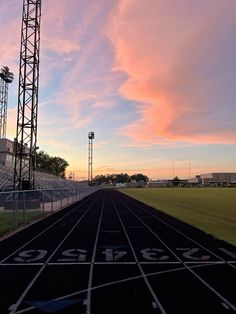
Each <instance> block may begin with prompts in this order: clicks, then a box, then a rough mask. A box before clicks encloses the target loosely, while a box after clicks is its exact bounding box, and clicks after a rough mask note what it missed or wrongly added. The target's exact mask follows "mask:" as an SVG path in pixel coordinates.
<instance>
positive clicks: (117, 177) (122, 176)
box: [93, 173, 149, 185]
mask: <svg viewBox="0 0 236 314" xmlns="http://www.w3.org/2000/svg"><path fill="white" fill-rule="evenodd" d="M93 181H94V182H95V183H97V184H98V185H101V184H113V185H114V184H116V183H125V182H131V181H136V182H148V181H149V178H148V177H147V176H145V175H144V174H142V173H137V174H133V175H131V176H129V175H128V174H127V173H118V174H107V175H102V174H100V175H97V176H96V177H94V178H93Z"/></svg>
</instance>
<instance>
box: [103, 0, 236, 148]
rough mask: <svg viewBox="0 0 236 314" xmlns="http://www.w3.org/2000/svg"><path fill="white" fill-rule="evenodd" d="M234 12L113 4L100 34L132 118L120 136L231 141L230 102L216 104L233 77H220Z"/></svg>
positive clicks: (231, 5)
mask: <svg viewBox="0 0 236 314" xmlns="http://www.w3.org/2000/svg"><path fill="white" fill-rule="evenodd" d="M200 2H202V1H200ZM235 13H236V3H235V2H234V1H231V0H226V1H224V2H222V1H218V0H217V1H214V6H213V5H212V2H211V1H210V0H209V1H206V2H205V1H204V3H199V2H198V3H195V2H191V1H189V2H188V3H184V2H183V3H181V2H172V1H164V0H163V1H156V0H150V1H148V5H147V3H146V2H144V1H141V0H137V1H134V0H125V1H124V0H120V1H119V2H118V5H117V7H116V8H115V9H114V11H113V12H112V15H111V19H110V23H109V29H108V31H107V33H108V36H109V38H110V40H111V43H112V45H113V48H114V52H115V65H114V68H113V70H114V71H124V72H125V73H126V74H127V75H128V79H127V80H126V81H125V82H124V83H123V84H122V85H121V86H120V89H119V92H120V94H121V95H122V96H123V97H124V98H126V99H129V100H134V101H136V102H137V105H136V110H137V112H138V114H139V119H138V120H137V121H133V122H131V123H130V124H129V125H128V126H124V127H122V128H121V130H120V134H122V135H126V136H129V137H131V138H132V139H133V140H134V141H136V142H140V141H141V142H142V141H147V142H148V141H151V142H153V141H156V143H158V142H161V141H163V140H167V141H170V140H171V141H184V142H191V143H235V142H236V140H235V138H236V136H235V135H236V130H235V124H233V123H232V114H233V111H232V110H235V108H234V109H233V97H232V99H230V100H229V99H228V103H227V102H226V100H224V103H223V99H226V96H227V95H228V90H227V89H228V88H229V86H228V84H231V85H233V82H234V80H233V78H232V79H231V81H230V82H229V77H226V75H225V74H224V72H223V73H222V69H224V67H227V61H226V59H227V57H225V56H223V55H222V53H223V52H224V53H225V52H226V53H227V55H230V53H231V52H230V49H229V48H228V46H229V42H230V40H229V37H230V35H233V32H232V30H233V29H234V28H235V27H236V24H235V19H234V16H235ZM231 33H232V34H231ZM232 40H233V38H232ZM226 44H227V45H228V46H226V47H225V48H223V47H224V46H223V47H222V45H226ZM235 46H236V45H235ZM223 49H225V51H223ZM232 73H233V70H232ZM232 95H233V96H236V95H235V93H232V92H231V96H232ZM223 116H224V119H225V120H226V119H228V121H230V123H228V122H227V123H226V122H225V121H223V119H222V117H223ZM218 125H221V127H220V130H219V128H218Z"/></svg>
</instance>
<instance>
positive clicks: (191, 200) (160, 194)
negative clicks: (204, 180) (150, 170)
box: [122, 188, 236, 245]
mask: <svg viewBox="0 0 236 314" xmlns="http://www.w3.org/2000/svg"><path fill="white" fill-rule="evenodd" d="M122 192H124V193H125V194H127V195H129V196H131V197H134V198H136V199H138V200H140V201H141V202H143V203H146V204H148V205H150V206H152V207H154V208H157V209H159V210H161V211H163V212H165V213H167V214H169V215H171V216H173V217H176V218H178V219H180V220H182V221H184V222H186V223H188V224H191V225H193V226H195V227H197V228H199V229H201V230H203V231H205V232H207V233H209V234H211V235H213V236H215V237H217V238H219V239H222V240H225V241H227V242H229V243H232V244H234V245H236V188H156V189H125V190H122Z"/></svg>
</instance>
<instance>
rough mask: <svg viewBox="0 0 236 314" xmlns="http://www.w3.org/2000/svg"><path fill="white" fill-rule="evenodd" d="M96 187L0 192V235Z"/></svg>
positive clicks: (87, 193)
mask: <svg viewBox="0 0 236 314" xmlns="http://www.w3.org/2000/svg"><path fill="white" fill-rule="evenodd" d="M97 189H98V188H97V187H81V188H74V189H41V190H32V191H9V192H0V235H2V234H5V233H7V232H11V231H13V230H15V229H17V228H19V227H24V226H26V225H28V224H30V223H31V222H32V221H35V220H38V219H40V218H43V217H45V216H46V215H49V214H51V213H53V212H55V211H58V210H60V209H62V208H64V207H67V206H69V205H71V204H73V203H75V202H77V201H80V200H82V199H83V198H85V197H86V196H88V195H90V194H92V193H94V192H95V191H96V190H97Z"/></svg>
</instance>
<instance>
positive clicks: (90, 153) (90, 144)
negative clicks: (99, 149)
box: [88, 132, 95, 183]
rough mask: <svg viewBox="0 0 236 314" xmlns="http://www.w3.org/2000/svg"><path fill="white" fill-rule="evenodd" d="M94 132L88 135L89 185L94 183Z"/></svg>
mask: <svg viewBox="0 0 236 314" xmlns="http://www.w3.org/2000/svg"><path fill="white" fill-rule="evenodd" d="M94 137H95V136H94V132H89V134H88V140H89V142H88V183H92V181H93V139H94Z"/></svg>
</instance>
